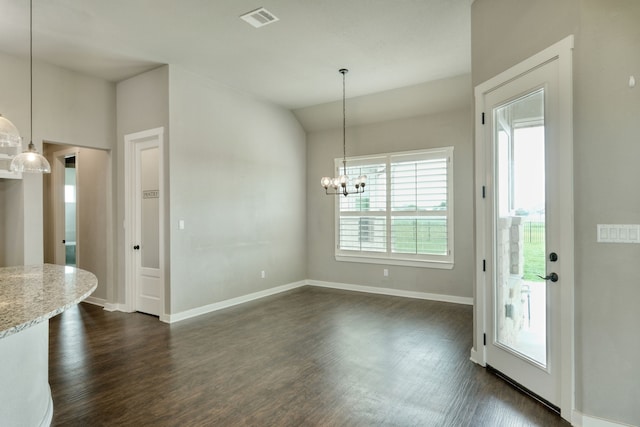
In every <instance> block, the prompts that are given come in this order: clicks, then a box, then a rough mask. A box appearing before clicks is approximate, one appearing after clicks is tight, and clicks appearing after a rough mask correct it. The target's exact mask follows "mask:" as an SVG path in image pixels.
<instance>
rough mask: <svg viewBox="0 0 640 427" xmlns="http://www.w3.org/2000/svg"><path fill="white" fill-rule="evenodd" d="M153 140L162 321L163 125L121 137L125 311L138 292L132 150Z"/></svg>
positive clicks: (163, 314) (162, 315) (133, 304)
mask: <svg viewBox="0 0 640 427" xmlns="http://www.w3.org/2000/svg"><path fill="white" fill-rule="evenodd" d="M149 141H154V142H156V144H157V147H158V163H159V164H158V192H159V195H158V199H159V200H158V205H159V207H160V212H159V230H158V243H159V245H158V246H159V247H158V250H159V252H160V253H159V264H160V269H159V270H160V286H161V287H162V289H161V292H160V320H161V321H166V319H167V317H168V316H167V314H166V310H165V294H166V284H165V265H164V261H165V260H164V246H165V239H164V234H165V233H164V228H165V222H164V221H165V219H164V127H158V128H154V129H148V130H144V131H141V132H136V133H130V134H127V135H125V136H124V182H125V186H124V205H125V214H124V247H123V250H124V254H125V303H124V307H125V311H128V312H134V311H136V295H137V292H138V283H137V281H136V280H135V274H136V269H135V265H136V264H135V262H136V261H135V257H136V252H135V251H134V250H133V245H134V244H135V243H136V242H135V240H136V224H135V218H136V203H135V198H134V195H135V194H136V193H135V192H136V188H135V187H136V169H135V166H136V165H135V161H134V159H135V149H136V144H137V143H140V142H149Z"/></svg>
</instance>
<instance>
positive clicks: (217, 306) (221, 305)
mask: <svg viewBox="0 0 640 427" xmlns="http://www.w3.org/2000/svg"><path fill="white" fill-rule="evenodd" d="M306 284H307V283H306V281H304V280H301V281H299V282H294V283H289V284H287V285H282V286H277V287H275V288H270V289H265V290H264V291H259V292H253V293H251V294H247V295H242V296H239V297H236V298H231V299H227V300H224V301H220V302H216V303H213V304H208V305H203V306H201V307H196V308H192V309H190V310H186V311H181V312H180V313H175V314H169V315H165V316H161V317H160V320H161V321H163V322H166V323H175V322H179V321H181V320H185V319H190V318H192V317H196V316H200V315H202V314H207V313H211V312H214V311H218V310H223V309H225V308H229V307H233V306H234V305H238V304H243V303H245V302H249V301H254V300H257V299H260V298H264V297H268V296H271V295H275V294H279V293H281V292H286V291H290V290H292V289H296V288H300V287H302V286H305V285H306Z"/></svg>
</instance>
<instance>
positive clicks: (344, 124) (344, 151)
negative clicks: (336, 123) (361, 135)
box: [340, 69, 347, 175]
mask: <svg viewBox="0 0 640 427" xmlns="http://www.w3.org/2000/svg"><path fill="white" fill-rule="evenodd" d="M340 72H341V73H342V168H343V169H342V170H343V174H344V175H346V174H347V107H346V93H347V92H346V89H345V76H346V74H347V70H345V69H343V70H341V71H340Z"/></svg>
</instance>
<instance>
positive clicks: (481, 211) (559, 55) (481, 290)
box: [471, 35, 575, 421]
mask: <svg viewBox="0 0 640 427" xmlns="http://www.w3.org/2000/svg"><path fill="white" fill-rule="evenodd" d="M573 45H574V37H573V35H570V36H568V37H566V38H564V39H563V40H561V41H559V42H558V43H556V44H554V45H552V46H550V47H548V48H547V49H544V50H543V51H541V52H539V53H537V54H535V55H533V56H532V57H530V58H528V59H525V60H524V61H522V62H520V63H519V64H517V65H515V66H513V67H511V68H509V69H508V70H506V71H504V72H502V73H500V74H498V75H497V76H495V77H493V78H491V79H489V80H487V81H485V82H484V83H481V84H479V85H478V86H476V87H475V90H474V97H475V113H476V114H475V115H476V120H475V155H474V156H475V191H474V194H475V203H474V207H475V227H474V228H475V261H476V268H475V274H474V282H475V283H474V300H475V301H474V334H473V342H474V346H473V348H472V349H471V360H472V361H473V362H475V363H477V364H479V365H481V366H486V364H487V354H486V343H485V339H486V338H485V336H486V335H485V332H486V330H487V328H488V327H489V325H491V323H490V319H489V317H488V316H490V315H491V313H489V312H488V302H487V301H486V294H487V286H491V278H490V277H487V276H488V275H487V273H486V272H485V267H484V265H485V260H486V259H487V258H488V255H489V254H490V251H491V248H492V239H493V236H492V234H491V230H492V225H491V221H492V219H491V210H490V206H488V203H485V202H484V201H485V200H486V199H484V197H483V195H484V194H486V193H485V192H486V191H487V189H491V188H493V181H492V171H491V170H490V168H489V167H488V165H490V164H491V163H489V161H488V160H489V157H488V156H490V154H491V152H492V150H491V149H490V144H491V143H492V141H486V139H485V131H484V125H483V110H484V98H485V94H487V93H489V92H491V91H493V90H494V89H497V88H498V87H500V86H502V85H504V84H506V83H508V82H510V81H512V80H514V79H516V78H518V77H519V76H522V75H523V74H526V73H528V72H529V71H531V70H533V69H535V68H537V67H539V66H540V65H542V64H545V63H547V62H549V61H552V60H557V61H558V69H559V71H558V81H559V94H558V95H559V105H558V107H559V108H558V124H559V129H557V131H558V135H559V136H560V138H561V139H562V140H563V141H564V143H563V144H562V145H561V147H560V149H559V150H560V152H561V156H562V158H563V159H567V160H568V163H569V164H568V165H567V166H566V167H565V168H563V170H562V171H560V174H559V177H560V179H559V181H560V182H559V183H558V191H561V192H562V193H563V194H567V195H570V196H569V197H566V198H563V199H562V201H561V206H560V209H559V211H560V212H561V214H560V216H561V218H560V219H559V220H560V223H568V224H573V205H574V204H573V66H572V54H573ZM487 120H488V119H487ZM560 242H561V243H560V244H561V247H560V250H561V253H562V258H563V274H562V286H561V288H560V331H559V332H560V343H561V344H560V379H559V380H560V384H559V394H560V402H559V403H560V404H559V406H560V410H561V416H562V417H563V418H564V419H566V420H568V421H571V420H572V417H573V411H574V408H575V373H574V370H575V368H574V351H575V350H574V274H575V273H574V228H573V226H571V227H561V230H560ZM525 387H526V384H525Z"/></svg>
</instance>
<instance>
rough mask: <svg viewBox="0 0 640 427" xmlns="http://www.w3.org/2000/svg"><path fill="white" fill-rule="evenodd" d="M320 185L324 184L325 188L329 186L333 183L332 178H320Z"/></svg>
mask: <svg viewBox="0 0 640 427" xmlns="http://www.w3.org/2000/svg"><path fill="white" fill-rule="evenodd" d="M320 185H322V186H323V187H324V188H325V189H327V188H329V186H330V185H331V178H329V177H328V176H323V177H322V179H320Z"/></svg>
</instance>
